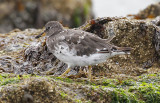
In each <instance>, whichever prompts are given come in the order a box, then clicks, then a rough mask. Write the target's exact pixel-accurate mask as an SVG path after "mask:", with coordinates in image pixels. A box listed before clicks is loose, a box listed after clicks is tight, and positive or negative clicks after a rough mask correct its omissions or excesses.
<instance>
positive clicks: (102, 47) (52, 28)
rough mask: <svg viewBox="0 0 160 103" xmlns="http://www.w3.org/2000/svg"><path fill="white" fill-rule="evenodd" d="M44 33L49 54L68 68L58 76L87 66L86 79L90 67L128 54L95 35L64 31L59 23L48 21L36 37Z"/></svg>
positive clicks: (127, 51) (89, 73)
mask: <svg viewBox="0 0 160 103" xmlns="http://www.w3.org/2000/svg"><path fill="white" fill-rule="evenodd" d="M44 33H46V36H47V39H46V45H47V47H48V49H49V51H50V52H51V53H53V55H54V56H56V57H57V58H58V59H59V60H61V61H62V62H64V63H66V64H67V65H68V68H67V69H66V71H65V72H64V73H63V74H61V75H60V77H65V75H66V74H67V73H69V72H70V70H71V68H73V67H75V66H88V78H89V79H92V77H91V65H96V64H99V63H104V62H105V61H106V60H107V59H108V58H110V57H113V56H115V55H121V54H129V53H130V51H131V48H130V47H117V46H115V45H112V44H110V43H109V42H110V41H111V40H112V39H113V36H112V37H110V38H108V39H102V38H100V37H98V36H97V35H95V34H93V33H89V32H85V31H82V30H76V29H65V28H64V27H63V26H62V25H61V24H60V23H59V22H57V21H50V22H48V23H47V24H46V25H45V30H44V31H43V32H42V33H41V34H39V35H37V36H36V38H39V37H41V35H42V34H44Z"/></svg>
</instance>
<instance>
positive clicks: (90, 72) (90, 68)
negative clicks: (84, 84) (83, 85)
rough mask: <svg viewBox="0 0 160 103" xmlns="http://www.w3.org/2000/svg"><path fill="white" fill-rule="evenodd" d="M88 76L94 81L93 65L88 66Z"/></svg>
mask: <svg viewBox="0 0 160 103" xmlns="http://www.w3.org/2000/svg"><path fill="white" fill-rule="evenodd" d="M88 78H89V80H90V81H92V66H91V65H89V66H88Z"/></svg>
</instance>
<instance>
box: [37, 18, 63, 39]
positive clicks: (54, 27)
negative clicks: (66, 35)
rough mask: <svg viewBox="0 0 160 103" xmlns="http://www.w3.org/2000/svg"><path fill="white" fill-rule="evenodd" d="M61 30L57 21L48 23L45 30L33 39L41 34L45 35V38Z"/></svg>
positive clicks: (61, 27)
mask: <svg viewBox="0 0 160 103" xmlns="http://www.w3.org/2000/svg"><path fill="white" fill-rule="evenodd" d="M62 30H63V26H62V25H61V24H60V23H59V22H57V21H50V22H48V23H47V24H46V25H45V30H44V31H43V32H42V33H40V34H39V35H37V36H36V37H35V38H39V37H41V35H42V34H44V33H46V36H48V37H49V36H51V35H54V34H57V33H59V32H61V31H62Z"/></svg>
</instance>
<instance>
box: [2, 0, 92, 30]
mask: <svg viewBox="0 0 160 103" xmlns="http://www.w3.org/2000/svg"><path fill="white" fill-rule="evenodd" d="M91 8H92V3H91V0H0V13H1V14H0V33H4V32H9V31H11V30H13V29H15V28H19V29H21V30H23V29H25V28H42V27H43V26H44V24H45V23H46V22H48V21H51V20H57V21H60V22H61V23H63V25H64V26H68V27H78V26H80V25H82V24H83V23H84V22H85V21H87V20H89V19H91V18H93V13H92V9H91Z"/></svg>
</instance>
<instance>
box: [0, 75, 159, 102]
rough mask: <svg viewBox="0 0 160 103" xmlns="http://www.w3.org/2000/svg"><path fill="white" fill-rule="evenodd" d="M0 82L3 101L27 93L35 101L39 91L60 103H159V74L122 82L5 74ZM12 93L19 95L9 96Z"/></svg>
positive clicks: (127, 79) (0, 78) (0, 76)
mask: <svg viewBox="0 0 160 103" xmlns="http://www.w3.org/2000/svg"><path fill="white" fill-rule="evenodd" d="M149 79H151V80H152V81H151V80H149ZM0 81H1V82H0V85H1V86H3V87H2V88H3V89H1V93H2V94H6V93H7V94H6V98H7V99H8V100H12V99H13V98H14V99H15V97H16V96H18V95H19V94H21V95H24V93H25V92H27V91H30V92H29V93H31V94H30V95H32V96H33V97H34V98H38V97H35V95H33V94H32V92H33V93H34V92H35V93H38V92H40V94H39V96H41V94H46V95H49V97H46V98H51V100H56V99H55V98H54V99H53V97H52V95H55V97H56V96H57V97H56V98H57V99H58V100H59V101H61V102H62V101H63V102H64V101H70V102H71V103H72V102H73V103H89V102H90V103H94V102H95V103H96V102H101V101H109V102H108V103H111V102H112V103H158V102H159V101H160V84H159V82H160V78H159V74H158V73H157V74H145V75H141V76H138V77H137V78H136V79H133V78H126V79H124V80H121V81H119V79H118V78H117V79H111V78H110V79H109V78H108V79H104V78H102V79H100V78H99V79H98V80H94V81H92V82H89V81H84V80H81V81H80V80H79V79H70V78H60V77H53V76H36V75H15V74H5V73H4V74H0ZM25 81H28V83H27V85H29V86H27V88H28V89H27V91H25V90H26V89H23V87H25V88H26V86H22V87H21V85H24V84H25V83H24V82H25ZM8 85H10V86H13V88H10V89H11V90H10V91H8V89H7V90H6V89H5V87H7V86H8ZM16 88H17V89H16ZM12 89H13V90H12ZM77 91H79V92H77ZM52 92H53V93H52ZM8 93H9V94H8ZM14 93H18V94H16V96H12V95H13V94H14ZM36 96H38V95H36ZM43 96H44V95H43ZM80 96H82V97H80ZM83 96H84V97H85V98H84V97H83ZM19 98H21V97H19ZM82 98H83V99H82ZM43 99H44V98H43ZM44 100H45V99H44Z"/></svg>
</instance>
